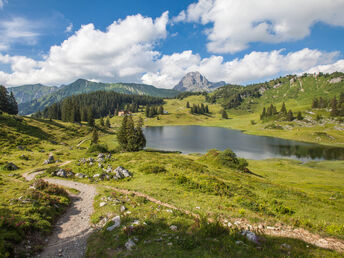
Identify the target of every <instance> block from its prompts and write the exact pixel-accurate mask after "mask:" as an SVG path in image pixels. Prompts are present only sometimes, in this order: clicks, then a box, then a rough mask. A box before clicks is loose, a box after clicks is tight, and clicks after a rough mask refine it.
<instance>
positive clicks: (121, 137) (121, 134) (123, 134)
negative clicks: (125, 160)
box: [117, 115, 128, 150]
mask: <svg viewBox="0 0 344 258" xmlns="http://www.w3.org/2000/svg"><path fill="white" fill-rule="evenodd" d="M127 122H128V116H127V115H124V117H123V119H122V124H121V126H120V128H119V130H118V133H117V140H118V143H119V145H120V147H121V149H122V150H126V148H127V144H128V138H127V130H126V128H127Z"/></svg>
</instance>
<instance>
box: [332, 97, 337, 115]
mask: <svg viewBox="0 0 344 258" xmlns="http://www.w3.org/2000/svg"><path fill="white" fill-rule="evenodd" d="M330 115H331V116H337V115H338V109H337V98H336V97H334V98H333V99H332V101H331V113H330Z"/></svg>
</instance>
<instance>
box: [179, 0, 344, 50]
mask: <svg viewBox="0 0 344 258" xmlns="http://www.w3.org/2000/svg"><path fill="white" fill-rule="evenodd" d="M343 11H344V1H341V0H326V1H324V0H302V1H299V0H288V1H286V0H259V1H252V0H240V1H237V0H199V1H198V2H197V3H194V4H191V5H189V7H188V8H187V10H186V12H185V11H182V12H181V13H180V14H179V15H178V16H177V17H175V18H173V20H174V21H175V22H177V21H187V22H199V23H202V24H212V27H211V28H210V29H207V30H206V33H207V37H208V40H209V43H208V44H207V48H208V50H209V51H210V52H213V53H235V52H238V51H241V50H244V49H246V48H248V47H249V43H251V42H269V43H278V42H284V41H291V40H298V39H302V38H304V37H306V36H307V35H309V34H310V28H311V26H312V25H314V24H315V23H317V22H324V23H327V24H330V25H335V26H344V16H343V15H342V14H343Z"/></svg>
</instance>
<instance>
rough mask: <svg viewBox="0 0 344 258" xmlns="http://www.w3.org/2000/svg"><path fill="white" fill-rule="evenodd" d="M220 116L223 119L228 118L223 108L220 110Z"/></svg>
mask: <svg viewBox="0 0 344 258" xmlns="http://www.w3.org/2000/svg"><path fill="white" fill-rule="evenodd" d="M221 116H222V118H223V119H228V114H227V112H226V110H224V109H223V110H222V112H221Z"/></svg>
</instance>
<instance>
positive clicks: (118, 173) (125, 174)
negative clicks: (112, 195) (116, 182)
mask: <svg viewBox="0 0 344 258" xmlns="http://www.w3.org/2000/svg"><path fill="white" fill-rule="evenodd" d="M114 172H115V173H116V177H117V178H125V177H130V176H132V174H131V173H130V172H129V171H128V170H126V169H125V168H123V167H121V166H119V167H117V168H116V169H115V170H114Z"/></svg>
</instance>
